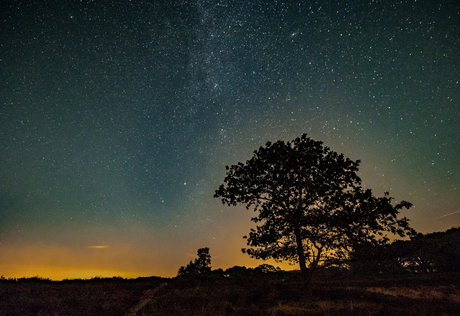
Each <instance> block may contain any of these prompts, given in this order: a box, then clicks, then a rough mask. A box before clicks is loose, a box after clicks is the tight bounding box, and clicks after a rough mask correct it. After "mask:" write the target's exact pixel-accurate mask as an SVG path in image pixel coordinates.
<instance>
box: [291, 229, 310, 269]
mask: <svg viewBox="0 0 460 316" xmlns="http://www.w3.org/2000/svg"><path fill="white" fill-rule="evenodd" d="M294 234H295V241H296V245H297V255H298V256H299V265H300V272H302V274H303V275H307V274H308V269H307V265H306V260H305V252H304V251H303V245H302V237H301V236H300V227H299V225H298V224H294Z"/></svg>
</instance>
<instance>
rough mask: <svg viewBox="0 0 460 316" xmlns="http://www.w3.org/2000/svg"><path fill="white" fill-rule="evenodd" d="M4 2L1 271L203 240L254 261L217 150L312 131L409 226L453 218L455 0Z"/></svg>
mask: <svg viewBox="0 0 460 316" xmlns="http://www.w3.org/2000/svg"><path fill="white" fill-rule="evenodd" d="M0 12H1V13H0V14H1V23H2V26H1V33H0V35H1V39H0V45H1V46H0V71H1V74H2V80H1V82H0V98H1V110H0V179H1V180H0V181H1V183H0V251H1V252H3V253H8V254H11V255H10V256H9V259H5V257H3V258H2V259H0V273H1V274H3V275H11V276H18V277H19V276H22V275H27V274H30V275H37V274H39V275H43V276H48V275H49V276H52V277H74V276H79V275H85V276H86V275H89V274H90V273H93V274H94V275H97V274H99V275H105V274H107V275H111V273H117V274H120V275H126V276H134V275H136V274H137V275H165V276H167V275H174V274H175V273H176V272H177V269H178V268H179V266H180V265H183V264H186V263H187V262H188V261H189V260H190V259H191V258H190V256H192V257H193V256H194V255H195V254H196V249H198V248H200V247H205V246H208V247H210V248H211V255H212V256H213V258H214V259H213V266H215V267H216V268H217V267H223V268H225V267H228V266H231V265H236V264H238V265H243V264H246V265H249V266H250V265H258V264H260V263H261V262H257V261H252V260H249V259H248V258H246V257H244V255H242V254H240V248H241V247H244V240H243V239H242V236H243V235H244V234H246V232H247V230H248V227H250V225H251V223H250V222H249V218H250V217H251V215H252V214H251V213H250V212H249V213H248V212H246V211H244V210H242V209H231V208H227V207H224V206H222V205H221V204H220V203H219V201H218V200H215V199H213V197H212V196H213V193H214V190H215V189H216V188H217V187H218V185H219V184H220V183H222V181H223V178H224V175H225V168H224V167H225V165H230V164H236V163H237V162H239V161H242V162H244V161H246V160H247V159H249V158H250V157H251V155H252V151H253V150H255V149H256V148H258V147H259V146H261V145H263V144H265V142H266V141H269V140H270V141H272V142H273V141H276V140H279V139H283V140H286V141H288V140H292V139H294V138H295V137H297V136H300V135H301V134H303V133H305V132H306V133H308V134H309V136H310V137H312V138H314V139H315V140H321V141H323V142H324V143H325V145H327V146H329V147H331V148H332V149H333V150H335V151H338V152H343V153H344V154H345V155H346V156H348V157H350V158H352V159H360V160H361V161H362V164H361V168H360V170H361V173H360V175H361V178H362V179H363V182H364V184H365V185H366V186H367V187H370V188H372V189H373V191H374V194H376V195H378V196H381V195H383V193H384V192H385V191H390V194H391V195H392V196H393V197H395V198H396V199H397V200H400V199H404V200H407V201H410V202H412V203H413V204H414V207H413V208H412V209H411V210H409V211H407V212H405V213H404V214H403V215H405V216H408V217H409V218H410V219H412V224H413V226H414V228H416V229H418V230H420V231H422V232H431V231H438V230H445V229H448V228H450V227H452V226H458V225H460V213H458V212H459V211H460V197H459V196H460V194H459V187H460V175H459V171H458V166H459V165H460V158H459V157H460V146H459V145H458V144H459V143H460V141H459V135H460V124H459V122H460V51H459V50H460V5H459V4H458V2H457V1H442V2H439V1H423V0H422V1H355V2H353V3H346V2H345V1H343V2H332V1H331V2H324V1H250V2H248V1H206V0H196V1H169V2H168V1H164V2H161V3H158V1H155V2H153V1H152V2H148V1H110V2H102V1H82V2H74V3H69V2H68V1H48V2H41V1H40V2H38V1H37V2H35V1H21V2H18V1H4V2H2V4H1V9H0ZM445 215H448V216H445ZM94 246H98V247H99V246H100V247H99V248H94ZM91 247H93V248H91ZM31 262H32V263H33V264H32V263H31ZM58 272H59V273H58ZM85 273H86V274H85Z"/></svg>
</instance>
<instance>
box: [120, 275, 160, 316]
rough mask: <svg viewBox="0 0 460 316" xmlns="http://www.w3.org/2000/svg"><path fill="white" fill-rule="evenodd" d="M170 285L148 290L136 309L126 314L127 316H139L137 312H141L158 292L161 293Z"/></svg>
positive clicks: (133, 308)
mask: <svg viewBox="0 0 460 316" xmlns="http://www.w3.org/2000/svg"><path fill="white" fill-rule="evenodd" d="M167 284H168V283H163V284H161V285H160V286H157V287H156V288H154V289H148V290H146V291H145V292H144V294H143V295H142V296H141V298H140V299H139V303H137V304H136V305H135V306H134V307H132V308H131V309H130V310H129V312H127V313H126V314H125V316H137V312H139V311H140V310H141V309H142V308H143V307H144V306H145V305H147V303H148V302H150V301H151V300H152V299H153V297H154V296H155V294H156V293H157V292H158V291H161V290H162V289H163V288H164V287H165V286H166V285H167Z"/></svg>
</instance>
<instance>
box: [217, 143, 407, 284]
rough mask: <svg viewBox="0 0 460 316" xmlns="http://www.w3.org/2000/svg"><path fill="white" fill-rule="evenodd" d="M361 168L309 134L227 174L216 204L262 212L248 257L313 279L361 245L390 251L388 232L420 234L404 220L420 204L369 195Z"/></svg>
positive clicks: (251, 235) (272, 148)
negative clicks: (283, 263) (282, 264)
mask: <svg viewBox="0 0 460 316" xmlns="http://www.w3.org/2000/svg"><path fill="white" fill-rule="evenodd" d="M359 163H360V161H359V160H357V161H353V160H350V159H349V158H345V157H344V155H343V154H338V153H336V152H334V151H332V150H331V149H329V148H328V147H323V146H322V142H320V141H314V140H312V139H311V138H309V137H307V135H306V134H304V135H302V136H301V137H299V138H296V139H295V140H293V141H291V142H287V143H285V142H283V141H277V142H276V143H270V142H268V143H267V144H266V146H265V147H260V148H259V149H258V150H256V151H255V152H254V155H253V157H252V158H251V159H250V160H248V161H247V162H246V163H245V164H243V163H241V162H240V163H238V164H237V165H232V166H231V167H228V166H227V167H226V169H227V174H226V177H225V179H224V182H225V185H224V184H222V185H221V186H220V187H219V188H218V190H216V192H215V197H217V198H220V199H221V200H222V202H223V203H224V204H227V205H229V206H230V205H232V206H236V205H238V204H242V205H245V206H246V208H248V209H249V208H253V210H254V211H256V212H258V216H257V217H254V218H252V220H253V221H254V222H255V223H258V224H259V225H258V226H257V227H256V229H251V231H250V233H249V236H245V237H244V238H246V239H247V244H248V246H250V247H249V248H244V249H243V252H245V253H247V254H249V255H250V256H251V257H253V258H257V259H268V258H273V259H275V260H278V261H280V260H287V261H288V262H290V263H298V264H299V266H300V270H301V271H302V272H304V275H306V276H307V277H308V280H310V279H311V276H312V274H313V272H314V271H315V270H316V269H318V268H320V267H327V266H331V265H340V264H341V263H343V262H346V261H348V260H349V259H350V254H351V253H352V251H353V249H355V248H356V247H359V245H360V244H371V245H383V244H387V243H388V241H389V238H388V236H387V235H386V232H388V233H392V234H397V235H399V236H401V237H403V236H406V235H410V236H413V235H415V231H414V230H413V229H411V228H410V227H409V224H408V219H407V218H405V217H404V218H398V214H399V211H400V210H401V209H403V208H407V209H408V208H410V207H411V205H412V204H411V203H409V202H406V201H401V202H400V203H397V204H395V203H392V200H393V198H391V197H390V196H389V194H388V193H385V194H384V196H383V197H375V196H374V195H373V194H372V191H371V190H370V189H366V190H365V189H363V188H362V186H361V179H360V178H359V177H358V175H357V171H358V166H359Z"/></svg>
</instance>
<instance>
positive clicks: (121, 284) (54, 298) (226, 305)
mask: <svg viewBox="0 0 460 316" xmlns="http://www.w3.org/2000/svg"><path fill="white" fill-rule="evenodd" d="M459 281H460V275H457V274H451V275H437V274H432V275H401V276H391V277H390V276H388V277H383V276H382V277H379V278H370V277H366V278H352V277H346V276H342V277H339V278H334V279H332V278H329V279H323V280H317V281H316V282H315V283H314V284H313V286H312V288H307V287H306V286H305V284H304V283H303V282H302V281H301V280H300V276H299V275H298V274H295V273H290V274H282V273H275V274H266V275H246V276H231V277H228V278H225V277H223V276H220V275H212V276H198V277H191V278H183V279H165V278H144V279H136V280H124V279H121V278H113V279H92V280H80V281H64V282H50V281H48V280H41V279H38V278H35V279H22V280H16V281H13V280H9V281H8V280H2V281H0V315H460V282H459Z"/></svg>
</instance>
